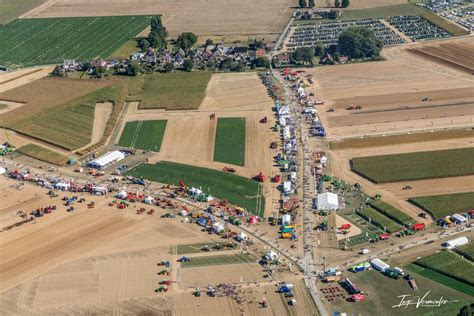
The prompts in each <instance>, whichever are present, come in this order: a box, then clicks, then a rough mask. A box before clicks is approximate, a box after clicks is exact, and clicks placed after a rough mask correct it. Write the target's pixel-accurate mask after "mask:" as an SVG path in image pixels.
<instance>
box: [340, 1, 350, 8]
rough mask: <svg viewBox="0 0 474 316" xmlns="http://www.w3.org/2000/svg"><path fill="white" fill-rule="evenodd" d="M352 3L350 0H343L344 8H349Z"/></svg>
mask: <svg viewBox="0 0 474 316" xmlns="http://www.w3.org/2000/svg"><path fill="white" fill-rule="evenodd" d="M350 4H351V3H350V1H349V0H342V7H343V8H347V7H348V6H349V5H350Z"/></svg>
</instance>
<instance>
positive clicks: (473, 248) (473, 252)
mask: <svg viewBox="0 0 474 316" xmlns="http://www.w3.org/2000/svg"><path fill="white" fill-rule="evenodd" d="M454 251H455V252H457V253H458V254H459V255H461V256H463V257H464V258H466V259H467V260H469V261H472V262H474V242H472V241H471V242H470V243H468V244H466V245H462V246H459V247H457V248H455V249H454Z"/></svg>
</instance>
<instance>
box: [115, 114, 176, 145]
mask: <svg viewBox="0 0 474 316" xmlns="http://www.w3.org/2000/svg"><path fill="white" fill-rule="evenodd" d="M167 122H168V121H167V120H158V121H134V122H127V124H126V125H125V128H124V130H123V132H122V136H121V137H120V141H119V145H120V146H124V147H129V148H138V149H143V150H151V151H154V152H159V151H160V148H161V142H162V141H163V135H164V133H165V129H166V123H167Z"/></svg>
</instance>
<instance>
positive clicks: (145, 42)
mask: <svg viewBox="0 0 474 316" xmlns="http://www.w3.org/2000/svg"><path fill="white" fill-rule="evenodd" d="M138 46H139V47H140V48H141V50H142V52H146V51H147V50H148V48H150V42H149V41H148V40H146V39H142V40H141V41H140V43H138Z"/></svg>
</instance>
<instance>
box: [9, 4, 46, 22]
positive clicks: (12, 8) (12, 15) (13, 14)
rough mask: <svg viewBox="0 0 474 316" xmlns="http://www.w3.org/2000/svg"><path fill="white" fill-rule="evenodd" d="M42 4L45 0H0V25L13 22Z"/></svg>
mask: <svg viewBox="0 0 474 316" xmlns="http://www.w3.org/2000/svg"><path fill="white" fill-rule="evenodd" d="M44 2H46V0H21V1H16V0H0V25H1V24H7V23H8V22H10V21H13V20H15V19H16V18H17V17H19V16H20V15H22V14H24V13H26V12H28V11H30V10H32V9H33V8H35V7H37V6H39V5H41V4H42V3H44Z"/></svg>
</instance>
